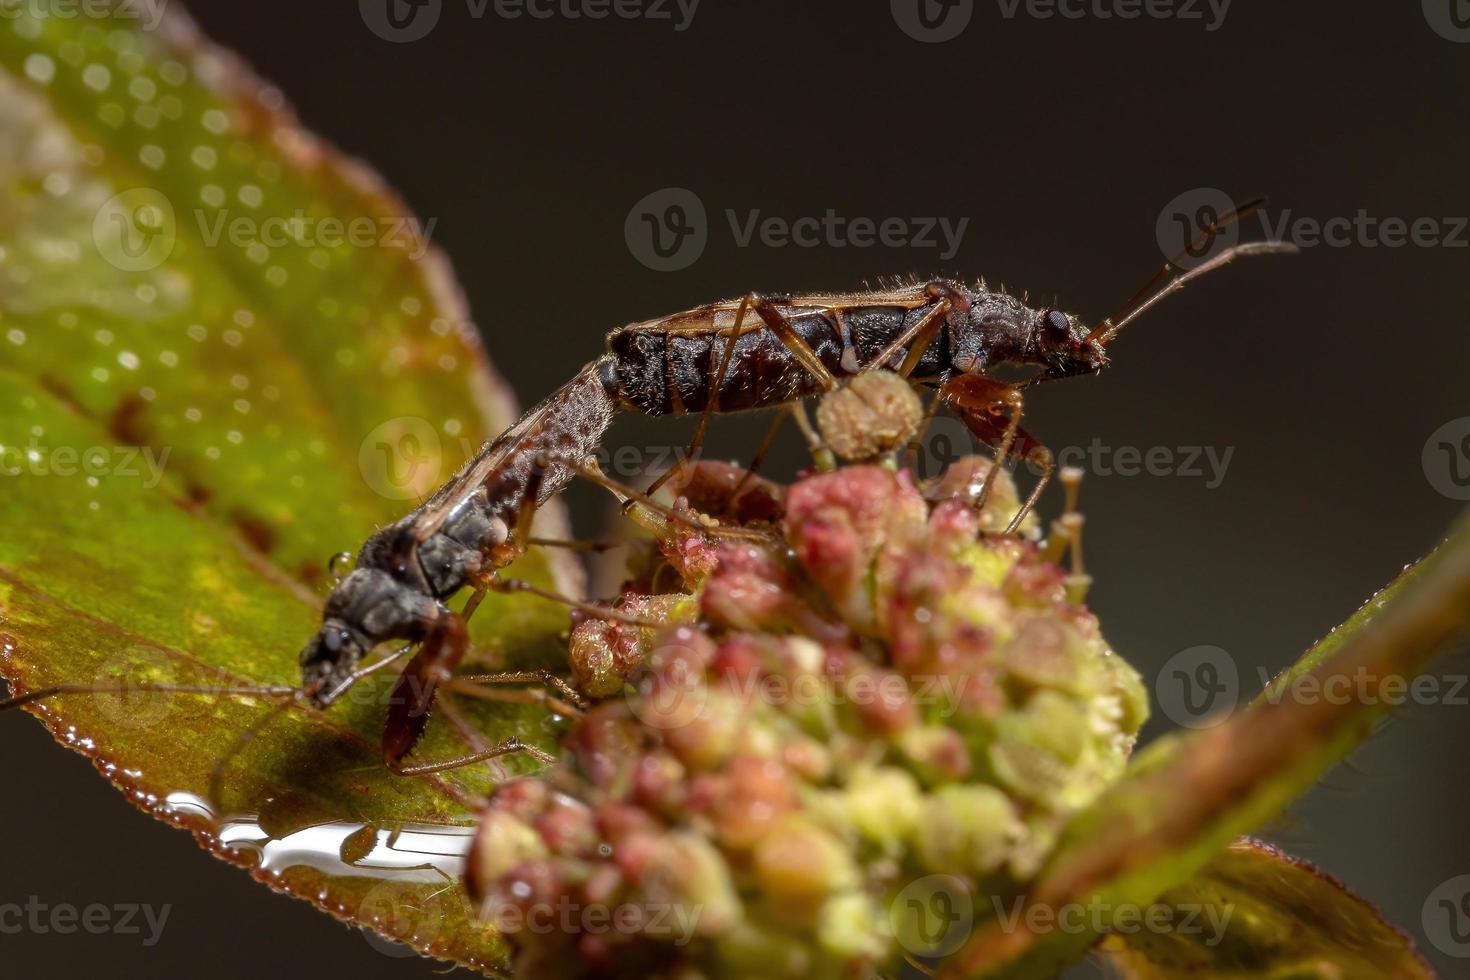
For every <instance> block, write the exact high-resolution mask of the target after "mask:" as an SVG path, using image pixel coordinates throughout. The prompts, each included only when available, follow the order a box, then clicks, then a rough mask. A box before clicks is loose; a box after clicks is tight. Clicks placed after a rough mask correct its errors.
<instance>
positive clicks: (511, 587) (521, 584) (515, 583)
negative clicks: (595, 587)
mask: <svg viewBox="0 0 1470 980" xmlns="http://www.w3.org/2000/svg"><path fill="white" fill-rule="evenodd" d="M486 588H488V589H489V590H490V591H493V592H500V593H503V594H506V595H509V594H512V593H516V592H524V593H527V594H528V595H534V596H540V597H541V598H543V599H546V600H549V601H551V602H559V603H561V604H562V605H564V606H570V607H571V608H573V609H576V610H578V611H580V612H584V613H587V614H588V615H589V616H596V617H598V618H599V619H607V620H611V621H612V622H615V623H625V624H627V625H628V626H639V627H645V628H653V627H656V626H662V625H664V624H663V623H655V622H652V621H650V620H646V619H638V618H637V617H635V616H629V615H626V614H625V613H620V612H618V611H617V610H615V609H608V608H607V607H605V606H599V605H596V604H595V603H591V602H583V601H581V600H580V599H573V598H572V597H571V596H565V595H562V594H561V593H559V592H552V591H550V590H549V589H543V588H541V587H540V586H537V585H532V584H531V583H530V582H526V581H523V580H521V579H518V578H501V577H500V576H498V575H497V576H494V577H492V578H491V579H490V580H489V582H488V583H487V585H486Z"/></svg>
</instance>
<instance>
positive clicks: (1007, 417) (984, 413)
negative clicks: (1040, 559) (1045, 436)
mask: <svg viewBox="0 0 1470 980" xmlns="http://www.w3.org/2000/svg"><path fill="white" fill-rule="evenodd" d="M939 396H940V398H942V399H943V400H944V402H945V404H947V405H949V406H950V407H951V408H953V409H954V410H955V412H956V414H957V415H959V417H960V420H961V421H963V422H964V423H965V425H966V427H967V428H969V430H970V431H971V432H972V433H974V435H975V437H976V438H977V439H979V440H980V441H981V442H984V443H985V444H986V445H988V446H993V447H995V462H994V464H993V465H992V466H991V468H990V472H988V473H986V474H985V482H984V483H983V484H982V485H981V487H980V493H979V495H978V496H977V497H976V498H975V504H974V505H975V509H976V510H980V509H981V508H983V507H984V506H985V502H986V500H988V499H989V497H990V490H991V488H992V487H993V486H994V484H995V478H996V475H997V474H998V473H999V472H1000V469H1001V467H1003V466H1004V465H1005V462H1006V459H1007V458H1008V457H1009V456H1010V455H1012V453H1013V452H1014V453H1015V455H1017V456H1019V457H1020V458H1022V459H1025V460H1027V461H1028V462H1031V463H1034V464H1036V465H1038V466H1040V467H1041V470H1042V473H1041V478H1040V479H1039V480H1038V481H1037V483H1036V486H1035V488H1033V489H1032V491H1031V494H1030V496H1028V497H1027V498H1026V502H1025V503H1023V504H1022V505H1021V509H1020V510H1019V511H1017V512H1016V516H1015V517H1013V518H1012V519H1011V522H1010V524H1009V525H1008V526H1007V527H1006V531H1005V533H1007V534H1010V533H1011V532H1013V531H1014V530H1015V529H1016V528H1018V527H1020V526H1021V521H1023V520H1025V518H1026V515H1027V514H1028V513H1030V511H1031V508H1032V507H1034V506H1036V501H1037V500H1038V499H1039V498H1040V497H1041V492H1042V491H1043V490H1045V489H1046V485H1047V483H1048V482H1049V481H1050V480H1051V475H1052V471H1053V470H1054V469H1055V468H1056V466H1055V463H1054V461H1053V459H1052V454H1051V450H1049V449H1047V448H1046V446H1044V445H1042V444H1041V442H1040V441H1039V440H1038V439H1036V437H1034V436H1032V435H1031V434H1030V433H1029V432H1027V431H1026V430H1025V429H1023V428H1021V417H1022V415H1023V414H1024V411H1025V406H1024V400H1023V399H1022V397H1021V392H1020V391H1019V390H1018V389H1017V387H1016V386H1015V385H1011V384H1007V383H1005V382H1004V381H997V380H995V379H993V378H986V377H982V376H980V375H976V374H962V375H960V376H958V377H956V378H952V379H950V380H949V381H948V382H946V383H945V384H944V386H943V387H942V388H940V389H939ZM1002 419H1004V421H1002Z"/></svg>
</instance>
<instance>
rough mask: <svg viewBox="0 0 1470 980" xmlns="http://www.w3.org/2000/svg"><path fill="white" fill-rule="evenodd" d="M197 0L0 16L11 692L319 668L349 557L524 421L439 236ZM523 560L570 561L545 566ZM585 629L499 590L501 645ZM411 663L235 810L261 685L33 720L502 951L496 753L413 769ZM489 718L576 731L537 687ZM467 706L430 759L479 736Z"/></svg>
mask: <svg viewBox="0 0 1470 980" xmlns="http://www.w3.org/2000/svg"><path fill="white" fill-rule="evenodd" d="M174 6H175V5H170V14H169V16H166V17H164V19H163V21H162V23H161V24H159V25H158V27H157V29H156V30H147V29H145V27H146V25H145V24H144V23H143V22H141V21H138V20H135V19H129V18H126V17H119V18H113V19H109V18H100V19H99V18H78V17H66V18H63V17H44V16H39V15H37V14H36V13H35V12H34V10H35V9H36V8H33V7H26V8H24V9H17V10H15V11H7V16H6V17H5V18H4V20H0V406H3V412H0V446H3V450H0V464H3V467H4V473H5V479H4V481H3V486H4V496H3V500H4V502H3V505H0V507H3V510H0V513H3V518H4V531H3V533H0V632H3V634H4V645H3V653H0V671H3V674H4V676H5V677H6V679H7V680H9V681H10V682H11V684H12V685H13V686H14V687H15V688H16V689H17V690H19V691H26V690H35V689H38V688H41V687H46V686H50V685H53V684H91V683H99V684H124V685H130V684H131V685H138V684H144V683H162V682H168V683H182V684H201V685H211V686H220V685H225V686H230V685H253V684H258V683H271V684H295V683H297V679H298V678H297V665H296V657H297V654H298V652H299V651H300V649H301V646H302V645H303V643H304V642H305V640H306V639H307V637H308V636H310V634H311V633H312V632H313V631H314V629H315V627H316V624H317V622H318V620H319V614H320V613H319V610H320V603H321V598H322V596H323V595H324V593H325V591H326V588H327V587H328V586H329V584H330V579H329V576H328V574H327V570H326V562H327V559H328V557H329V556H330V555H332V554H334V553H336V552H339V551H342V550H346V549H355V548H356V547H357V546H358V545H359V544H360V543H361V541H362V540H363V539H364V538H365V537H366V536H367V535H368V534H369V533H370V532H371V531H372V530H373V529H374V528H375V527H376V526H378V525H380V524H382V523H384V522H387V521H389V520H392V519H394V518H396V517H398V516H400V515H401V514H402V513H404V512H405V511H406V510H408V509H409V508H411V507H412V506H413V504H414V502H415V501H416V500H418V499H419V498H420V497H422V496H425V495H427V494H428V493H429V492H430V491H431V490H432V489H433V488H434V487H435V486H436V485H437V484H438V483H439V482H441V481H442V480H443V479H444V478H446V477H447V476H448V475H449V474H450V473H451V472H452V471H453V469H454V468H455V467H457V466H458V465H459V464H460V462H462V461H463V459H464V458H465V457H466V456H467V455H468V454H469V453H470V452H472V451H473V449H474V448H475V447H477V446H478V445H479V444H480V442H481V441H482V440H483V439H484V438H485V437H486V436H487V435H491V434H493V433H494V432H496V431H498V430H499V429H500V428H502V427H504V426H505V425H506V424H507V423H508V422H509V421H510V420H511V418H512V404H511V401H510V397H509V395H508V392H507V390H506V388H505V386H504V384H503V383H502V382H501V381H500V380H499V379H498V378H497V377H496V376H495V375H494V374H493V373H492V371H491V370H490V368H489V365H488V362H487V361H486V359H485V357H484V355H483V352H482V351H481V349H480V347H479V341H478V339H477V336H476V334H475V331H474V328H473V326H472V325H471V324H470V323H469V321H468V318H467V314H466V313H465V311H464V309H463V303H462V300H461V297H460V296H459V293H458V291H457V289H456V287H455V286H454V284H453V281H452V277H451V274H450V272H449V269H448V266H447V263H446V262H445V261H444V259H443V258H442V257H441V256H440V255H439V254H438V253H437V252H436V251H434V250H432V249H431V248H429V247H428V244H427V241H426V240H425V232H426V231H427V226H426V225H424V224H422V223H419V222H417V221H416V219H414V218H413V217H412V215H411V213H410V212H409V211H408V210H407V208H406V207H405V205H404V204H403V203H402V202H400V201H398V200H397V199H396V198H394V197H393V195H392V194H391V193H389V192H388V191H387V190H386V189H385V188H384V187H383V186H382V184H381V182H380V181H379V180H378V178H377V177H375V176H374V175H373V174H372V173H371V172H369V171H368V170H367V169H366V168H365V167H363V166H362V165H360V164H357V163H354V162H352V161H349V160H347V159H345V158H343V157H341V156H339V155H338V154H337V153H335V152H334V151H332V150H331V149H329V148H328V147H326V146H324V145H322V144H321V143H320V142H318V141H317V140H316V139H315V138H314V137H312V136H311V135H310V134H308V133H306V132H304V131H303V130H302V129H300V128H299V127H298V125H297V124H296V122H295V121H294V119H293V118H292V117H291V115H290V113H289V110H288V109H287V108H286V107H285V105H284V102H283V99H282V97H281V96H280V94H279V93H278V92H276V91H275V90H273V89H271V88H269V87H268V86H266V85H264V84H263V83H261V82H260V81H259V80H258V79H256V78H255V77H254V76H252V75H251V74H250V73H249V72H248V71H247V70H246V69H245V68H244V67H243V66H242V65H241V64H240V63H239V62H238V61H237V60H236V59H235V58H234V57H233V56H231V55H229V54H228V53H226V52H223V51H221V50H219V49H218V48H215V47H213V46H212V45H210V44H209V43H208V42H207V41H205V40H203V39H202V38H201V37H199V35H198V34H197V32H196V31H195V30H194V28H193V27H192V25H191V24H190V23H189V22H188V21H187V20H186V19H185V18H184V17H183V15H182V14H179V13H177V12H176V11H174V10H173V9H172V8H173V7H174ZM12 14H13V16H12ZM514 573H515V574H517V575H519V576H521V577H525V578H529V579H531V580H533V581H538V582H541V583H543V584H548V583H550V581H551V569H550V568H549V566H548V564H547V562H546V560H545V559H544V558H542V557H540V556H532V557H531V558H528V559H527V560H526V561H524V562H523V563H521V565H520V566H519V567H517V568H516V569H515V572H514ZM565 625H566V616H565V613H564V611H563V610H561V609H559V608H557V607H555V606H551V605H550V604H547V603H544V602H542V601H540V600H537V599H534V598H520V599H502V598H498V597H494V596H492V597H490V598H488V599H487V601H486V604H485V605H484V606H483V607H482V608H481V610H480V612H479V614H478V616H477V619H476V623H475V641H476V646H477V650H478V651H479V655H480V656H481V657H482V658H484V659H485V661H486V662H488V663H502V662H503V663H524V662H527V661H537V660H544V659H545V658H546V657H548V656H551V655H552V654H553V653H554V651H556V650H557V649H558V643H557V639H556V637H557V634H558V633H559V632H560V631H561V630H563V629H564V628H565ZM390 683H391V678H381V679H376V680H374V681H370V682H368V683H366V684H364V685H362V687H361V688H360V689H358V690H357V691H354V692H353V694H352V695H351V696H349V698H348V699H347V703H340V704H338V705H336V706H334V707H333V708H332V709H331V710H330V711H329V712H327V713H325V714H322V713H315V712H311V711H308V710H306V709H302V708H292V709H290V710H289V711H288V712H286V714H285V715H284V716H282V718H281V719H280V720H279V721H278V722H277V723H274V724H273V725H271V726H270V727H269V728H267V729H265V730H264V732H263V733H262V734H261V735H260V737H259V738H257V739H256V740H255V741H254V742H253V743H252V744H251V745H250V746H249V747H248V748H247V750H246V751H245V752H244V753H243V754H242V755H241V756H240V758H239V759H238V761H237V763H236V764H235V765H234V766H233V767H232V768H231V769H230V772H229V778H228V781H227V786H226V788H227V798H226V801H225V808H226V810H227V811H228V812H227V813H226V814H224V815H217V814H214V813H212V812H211V808H210V807H209V805H208V803H207V802H206V801H205V799H204V797H205V795H206V789H207V783H208V779H209V773H210V770H211V768H212V767H213V765H214V763H215V761H216V760H217V759H219V758H220V757H221V756H222V755H223V754H224V753H226V752H227V751H228V749H229V748H230V746H231V745H232V744H233V743H234V741H235V740H236V738H237V736H238V734H239V733H240V732H241V731H242V730H243V729H244V728H245V727H246V726H248V725H250V724H251V723H252V722H254V721H256V720H258V719H259V718H261V717H262V715H263V714H264V713H266V712H268V711H269V710H271V705H270V704H269V703H268V702H266V701H262V700H252V699H246V698H239V697H220V696H210V697H197V696H185V695H177V694H163V693H159V692H150V691H146V690H136V689H135V690H132V691H131V692H130V693H127V694H121V695H97V696H77V697H71V698H63V699H54V700H51V701H47V702H45V703H43V704H42V705H41V706H39V707H37V708H36V709H35V713H36V714H37V715H38V716H39V717H40V718H41V719H42V720H43V721H44V722H45V723H46V724H47V725H48V726H49V727H50V728H51V730H52V731H53V733H55V735H56V736H57V738H58V739H59V740H61V741H63V742H64V743H65V744H67V745H69V746H71V747H72V748H74V749H77V750H78V751H82V752H84V753H85V754H87V755H88V756H90V757H92V758H93V759H94V760H95V761H96V763H97V765H98V767H99V768H100V769H101V770H102V771H103V773H104V774H106V775H107V776H108V778H110V779H111V780H112V781H113V782H114V783H115V784H116V785H117V786H118V787H119V788H120V789H122V790H124V791H125V792H126V793H127V794H129V796H130V797H131V798H132V799H133V800H134V801H135V802H137V803H138V804H139V805H140V806H142V807H144V808H145V809H147V810H149V811H150V812H152V813H154V814H156V815H158V816H159V817H161V818H163V819H166V820H169V821H171V822H173V823H176V824H178V825H180V826H183V827H186V828H188V829H190V830H193V831H195V832H196V833H198V834H199V835H200V838H201V841H203V842H204V843H205V844H206V846H208V847H210V848H211V849H212V850H214V851H216V852H217V853H219V854H220V855H221V856H224V857H227V858H229V859H230V860H234V861H238V862H240V863H242V864H247V865H250V866H252V867H253V868H254V873H255V874H256V875H257V876H258V877H260V878H262V879H263V880H266V881H267V882H268V883H270V884H271V885H273V886H274V887H277V888H279V889H282V890H285V891H288V892H291V893H292V894H295V895H298V896H301V897H304V898H308V899H310V900H311V901H313V902H315V903H317V904H318V905H320V906H322V907H324V908H327V909H329V910H331V911H333V912H335V913H336V914H338V915H342V916H347V917H353V918H358V919H361V920H363V921H365V922H368V923H370V924H373V925H376V926H377V927H378V928H379V929H380V930H382V931H384V932H385V933H388V934H391V935H393V936H396V937H398V938H402V939H407V940H410V941H412V942H414V943H415V944H416V945H418V946H420V947H421V948H425V949H430V950H432V951H433V952H434V953H436V954H438V955H441V956H444V957H448V958H452V959H455V960H458V961H460V962H464V963H468V964H477V965H481V966H484V967H487V968H489V967H494V966H495V965H496V964H498V963H500V962H501V961H502V959H503V948H502V946H501V944H500V942H499V940H498V938H497V937H495V936H494V935H492V934H489V933H487V932H486V931H484V930H482V929H481V928H480V927H479V926H478V925H474V924H472V921H471V920H470V919H469V918H467V917H466V913H465V909H464V908H463V907H462V904H461V903H460V902H459V900H458V899H457V898H456V897H455V896H457V895H458V894H459V891H458V889H457V888H447V887H446V886H448V885H451V884H454V883H455V880H456V874H457V869H458V867H459V861H460V854H461V853H462V851H463V849H464V846H465V845H466V844H467V838H466V837H465V836H464V835H465V831H464V828H465V826H466V825H467V824H469V823H471V822H472V813H471V812H470V806H469V805H468V803H467V801H468V800H472V799H473V798H474V797H475V795H476V794H477V793H478V792H479V791H482V790H484V789H485V788H486V787H487V786H488V785H489V784H490V780H491V778H492V773H490V772H489V771H488V770H485V769H479V770H461V771H458V772H456V773H449V774H445V775H443V776H439V777H435V778H432V779H416V780H414V779H402V778H397V777H393V776H391V775H389V774H388V773H387V772H386V770H384V768H383V766H382V764H381V761H380V754H379V750H378V738H379V733H380V731H381V726H382V718H383V713H384V710H385V705H384V701H385V698H386V693H387V689H388V687H389V685H390ZM473 717H474V720H475V724H476V726H477V727H478V728H480V729H481V730H482V731H484V732H485V733H486V735H487V737H490V738H492V739H496V740H498V739H499V738H501V737H505V736H508V735H510V734H520V735H522V736H525V737H527V738H528V739H529V740H530V741H532V742H535V743H538V744H542V745H547V744H550V742H551V741H552V740H553V739H554V732H552V731H551V730H550V728H549V727H548V724H549V723H548V721H547V719H546V718H545V716H544V713H541V712H538V711H535V710H531V709H519V708H512V707H507V706H494V707H486V708H483V709H479V710H475V712H474V715H473ZM443 728H444V726H442V725H440V724H439V723H437V722H436V723H432V724H431V726H430V733H429V736H428V738H426V740H425V743H424V744H423V745H422V746H421V748H420V751H419V756H418V758H422V759H425V760H429V759H437V758H442V757H448V756H450V755H454V754H460V753H462V751H463V747H462V745H461V744H460V743H459V742H458V741H456V740H455V739H454V738H452V737H451V736H450V735H449V734H448V733H447V732H446V731H444V730H443ZM525 766H526V764H525V763H521V762H518V761H509V762H507V763H506V767H507V769H509V770H510V771H520V770H523V769H524V768H525Z"/></svg>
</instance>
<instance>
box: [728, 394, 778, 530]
mask: <svg viewBox="0 0 1470 980" xmlns="http://www.w3.org/2000/svg"><path fill="white" fill-rule="evenodd" d="M789 412H790V409H789V408H788V407H787V406H785V405H783V406H781V407H780V408H778V409H776V417H775V418H773V419H771V424H770V425H769V426H767V428H766V434H765V435H764V436H762V437H761V443H760V445H759V446H757V447H756V449H755V455H754V456H752V457H751V458H750V465H748V466H746V467H745V472H744V474H742V475H741V477H740V480H739V481H738V482H737V483H736V484H735V488H734V489H733V490H731V491H730V495H729V497H727V498H726V499H725V504H724V506H723V507H721V508H720V513H721V514H725V513H728V512H729V510H730V507H731V506H732V505H733V504H734V503H735V501H737V500H739V499H740V494H741V492H742V491H743V490H744V489H745V487H746V485H748V484H749V483H750V481H751V480H752V479H754V478H755V475H756V474H757V473H759V472H760V468H761V466H762V465H763V464H764V463H765V461H766V454H768V453H769V452H770V451H771V446H772V445H774V444H775V442H776V433H778V432H780V431H781V423H782V422H784V421H786V416H787V414H788V413H789Z"/></svg>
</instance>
